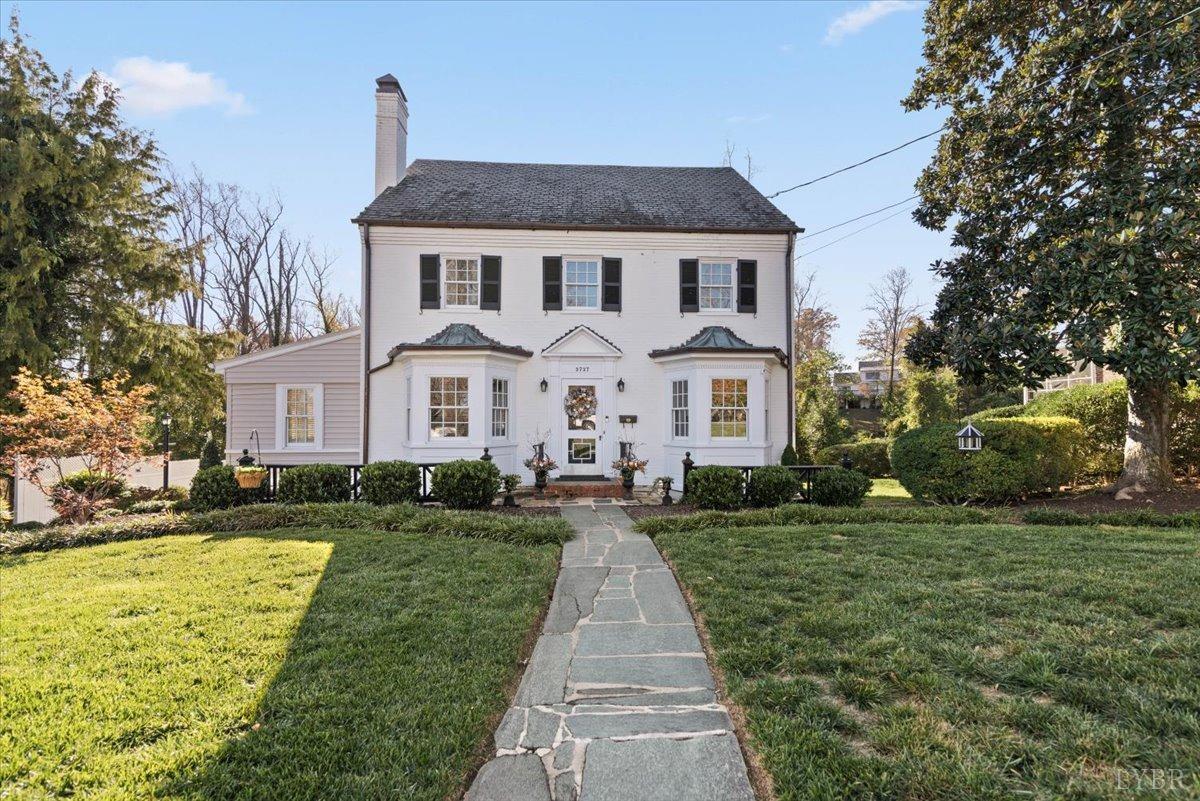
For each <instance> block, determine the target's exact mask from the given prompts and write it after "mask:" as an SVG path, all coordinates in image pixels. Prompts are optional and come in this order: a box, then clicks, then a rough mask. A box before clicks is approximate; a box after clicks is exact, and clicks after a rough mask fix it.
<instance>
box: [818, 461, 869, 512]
mask: <svg viewBox="0 0 1200 801" xmlns="http://www.w3.org/2000/svg"><path fill="white" fill-rule="evenodd" d="M870 491H871V479H869V478H867V477H866V476H865V475H863V474H862V473H860V472H859V471H857V470H847V469H846V468H844V467H831V468H829V469H828V470H818V471H817V474H816V475H815V476H813V480H812V495H811V497H810V498H809V500H810V501H812V502H813V503H815V504H817V505H818V506H862V502H863V498H864V497H865V496H866V494H867V493H868V492H870Z"/></svg>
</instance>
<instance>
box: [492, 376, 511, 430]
mask: <svg viewBox="0 0 1200 801" xmlns="http://www.w3.org/2000/svg"><path fill="white" fill-rule="evenodd" d="M492 436H493V437H496V438H498V439H507V437H508V379H507V378H493V379H492Z"/></svg>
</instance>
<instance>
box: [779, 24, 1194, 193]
mask: <svg viewBox="0 0 1200 801" xmlns="http://www.w3.org/2000/svg"><path fill="white" fill-rule="evenodd" d="M1197 11H1200V5H1198V6H1194V7H1192V8H1191V9H1189V10H1188V11H1185V12H1183V13H1182V14H1180V15H1179V16H1177V17H1175V18H1174V19H1170V20H1167V21H1166V22H1164V23H1163V24H1162V25H1159V26H1158V27H1156V28H1151V29H1150V30H1148V31H1145V32H1143V33H1139V34H1137V35H1136V36H1134V37H1133V38H1132V39H1129V40H1128V41H1125V42H1122V43H1121V44H1119V45H1114V46H1113V47H1110V48H1109V49H1108V50H1105V51H1104V52H1103V53H1098V54H1097V55H1094V56H1092V57H1091V58H1089V59H1087V60H1086V61H1084V62H1082V63H1080V64H1079V65H1077V66H1076V67H1074V69H1075V70H1080V69H1083V68H1084V67H1086V66H1087V65H1088V64H1091V63H1092V62H1093V61H1096V60H1097V59H1101V58H1104V57H1105V56H1107V55H1110V54H1112V53H1115V52H1116V51H1118V50H1120V49H1122V48H1125V47H1128V46H1129V45H1131V44H1133V43H1134V42H1136V41H1137V40H1138V39H1141V38H1142V37H1143V36H1150V35H1151V34H1155V33H1158V32H1159V31H1161V30H1163V29H1164V28H1166V27H1169V26H1171V25H1174V24H1175V23H1176V22H1179V21H1180V20H1181V19H1183V18H1184V17H1187V16H1190V15H1192V14H1194V13H1196V12H1197ZM1070 69H1071V68H1068V69H1067V70H1064V71H1063V72H1060V73H1055V74H1054V75H1051V76H1050V77H1049V78H1046V79H1045V80H1042V81H1039V82H1038V83H1035V84H1034V85H1033V86H1030V87H1029V88H1027V89H1024V90H1022V91H1021V92H1018V93H1017V94H1016V95H1014V97H1013V99H1014V100H1016V99H1019V98H1021V97H1022V96H1023V95H1027V94H1029V93H1030V92H1034V91H1036V90H1038V89H1041V88H1042V87H1043V86H1046V85H1047V84H1049V83H1051V82H1052V81H1054V80H1055V79H1057V78H1060V77H1062V76H1063V75H1065V74H1067V72H1069V71H1070ZM948 127H949V126H947V125H943V126H942V127H940V128H938V129H937V130H936V131H930V132H929V133H927V134H922V135H921V136H918V137H916V138H915V139H909V140H908V141H907V142H903V143H901V144H899V145H896V146H895V147H891V148H888V149H887V150H884V151H882V152H880V153H876V154H875V155H873V156H868V157H867V158H865V159H863V160H862V161H856V162H855V163H853V164H849V165H847V166H845V167H841V168H839V169H836V170H834V171H833V172H827V173H825V174H824V175H818V176H817V177H816V178H812V179H810V180H808V181H804V182H803V183H798V184H796V185H795V186H789V187H788V188H787V189H780V190H779V191H778V192H775V193H774V194H771V195H767V199H768V200H772V199H774V198H777V197H779V196H780V195H785V194H787V193H788V192H793V191H795V190H797V189H803V188H804V187H806V186H812V185H813V184H815V183H818V182H820V181H824V180H825V179H827V178H832V177H833V176H835V175H841V174H842V173H844V172H849V171H850V170H853V169H856V168H858V167H861V166H863V165H864V164H870V163H871V162H872V161H875V160H876V159H881V158H883V157H884V156H890V155H891V154H893V153H895V152H897V151H899V150H903V149H904V148H906V147H909V146H910V145H915V144H916V143H917V142H921V141H923V140H925V139H928V138H929V137H931V136H937V135H938V134H940V133H942V132H943V131H945V130H946V129H947V128H948Z"/></svg>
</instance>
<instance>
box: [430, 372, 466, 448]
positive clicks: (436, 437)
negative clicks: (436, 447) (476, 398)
mask: <svg viewBox="0 0 1200 801" xmlns="http://www.w3.org/2000/svg"><path fill="white" fill-rule="evenodd" d="M427 378H428V380H427V381H426V390H425V437H426V439H427V440H428V441H429V442H445V441H447V440H453V441H455V442H467V441H469V440H470V439H471V377H470V376H469V375H445V374H441V373H438V374H434V373H430V374H429V375H428V376H427ZM439 378H440V379H442V380H443V381H444V380H445V379H447V378H453V379H462V380H463V381H466V382H467V385H466V388H465V389H464V390H463V394H464V395H466V400H465V403H464V405H462V406H457V405H455V406H446V405H444V404H439V405H437V406H435V405H434V404H433V382H434V381H435V380H437V379H439ZM445 391H446V390H445V388H444V387H443V389H442V392H445ZM454 391H455V392H457V391H458V390H457V389H456V390H454ZM434 409H466V410H467V422H466V426H467V431H466V433H465V434H463V435H462V436H459V435H458V434H455V435H454V436H452V437H448V436H446V435H445V434H434V433H433V410H434ZM442 424H443V425H445V421H442ZM455 425H458V421H457V420H456V421H455Z"/></svg>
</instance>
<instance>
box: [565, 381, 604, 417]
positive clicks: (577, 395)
mask: <svg viewBox="0 0 1200 801" xmlns="http://www.w3.org/2000/svg"><path fill="white" fill-rule="evenodd" d="M563 409H564V410H565V411H566V413H567V416H568V417H571V418H573V419H576V420H582V419H584V418H588V417H591V416H592V415H594V414H595V413H596V393H595V392H594V391H591V390H590V388H588V387H575V388H574V389H570V390H567V397H565V398H563Z"/></svg>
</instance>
